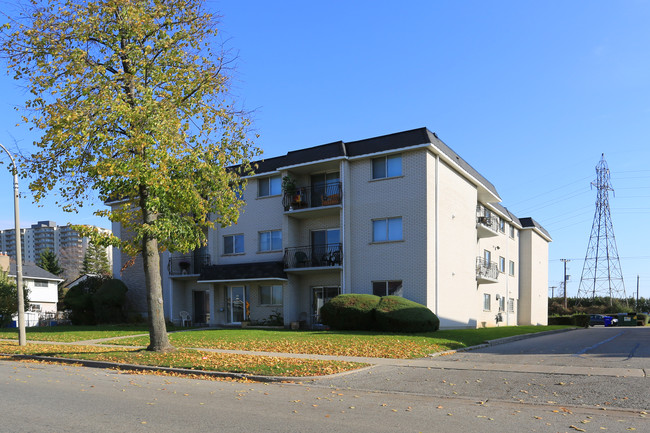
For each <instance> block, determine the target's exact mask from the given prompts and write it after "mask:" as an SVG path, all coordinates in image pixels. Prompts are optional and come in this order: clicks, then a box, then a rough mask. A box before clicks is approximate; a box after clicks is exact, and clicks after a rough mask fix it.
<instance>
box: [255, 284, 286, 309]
mask: <svg viewBox="0 0 650 433" xmlns="http://www.w3.org/2000/svg"><path fill="white" fill-rule="evenodd" d="M260 305H282V286H260Z"/></svg>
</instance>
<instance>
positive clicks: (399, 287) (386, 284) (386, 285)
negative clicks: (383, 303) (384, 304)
mask: <svg viewBox="0 0 650 433" xmlns="http://www.w3.org/2000/svg"><path fill="white" fill-rule="evenodd" d="M381 285H383V290H382V293H383V294H381V295H380V294H378V293H376V291H375V286H377V288H378V289H381V287H380V286H381ZM391 285H392V286H393V287H394V289H393V293H392V294H391V293H390V286H391ZM395 286H396V287H395ZM372 294H373V295H377V296H389V295H392V296H404V285H403V283H402V280H386V281H373V282H372Z"/></svg>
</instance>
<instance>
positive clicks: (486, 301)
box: [483, 293, 492, 311]
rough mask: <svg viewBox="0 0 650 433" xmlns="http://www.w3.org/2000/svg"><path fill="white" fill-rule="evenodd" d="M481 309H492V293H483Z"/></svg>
mask: <svg viewBox="0 0 650 433" xmlns="http://www.w3.org/2000/svg"><path fill="white" fill-rule="evenodd" d="M483 311H492V295H490V294H489V293H483Z"/></svg>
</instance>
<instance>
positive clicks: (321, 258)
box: [284, 243, 343, 269]
mask: <svg viewBox="0 0 650 433" xmlns="http://www.w3.org/2000/svg"><path fill="white" fill-rule="evenodd" d="M342 262H343V246H342V245H341V244H340V243H337V244H324V245H312V246H308V247H293V248H285V250H284V268H285V269H291V268H318V267H326V266H340V265H341V263H342Z"/></svg>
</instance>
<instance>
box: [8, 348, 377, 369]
mask: <svg viewBox="0 0 650 433" xmlns="http://www.w3.org/2000/svg"><path fill="white" fill-rule="evenodd" d="M0 353H6V354H26V355H41V356H49V357H60V358H70V359H79V360H94V361H108V362H115V363H120V364H136V365H145V366H158V367H173V368H183V369H191V370H205V371H220V372H230V373H243V374H256V375H264V376H283V377H287V376H322V375H328V374H334V373H340V372H344V371H349V370H354V369H357V368H360V367H363V366H365V364H359V363H353V362H343V361H320V360H310V359H299V358H281V357H273V356H256V355H239V354H225V353H206V352H201V351H198V350H191V349H181V350H177V351H174V352H169V353H158V352H150V351H146V350H140V349H115V348H111V347H97V346H72V345H70V346H68V345H65V346H61V345H47V344H29V345H28V346H24V347H21V346H19V345H18V344H16V343H12V342H10V343H0Z"/></svg>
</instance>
